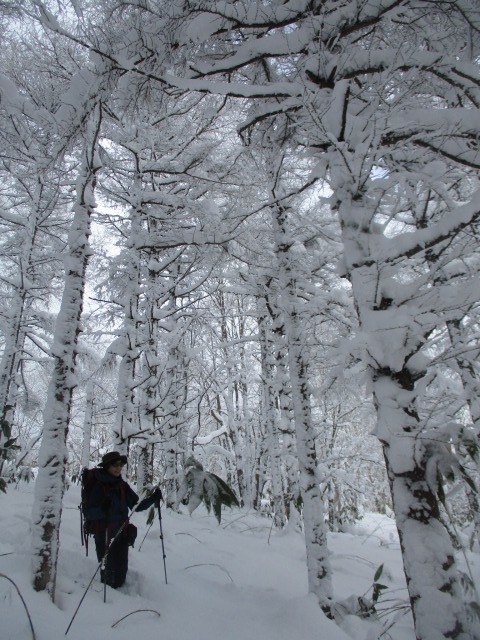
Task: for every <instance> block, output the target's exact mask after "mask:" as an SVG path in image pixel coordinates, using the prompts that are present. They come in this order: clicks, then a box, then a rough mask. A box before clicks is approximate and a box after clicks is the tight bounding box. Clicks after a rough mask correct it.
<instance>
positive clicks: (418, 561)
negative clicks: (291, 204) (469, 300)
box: [332, 157, 470, 640]
mask: <svg viewBox="0 0 480 640" xmlns="http://www.w3.org/2000/svg"><path fill="white" fill-rule="evenodd" d="M351 162H352V161H351ZM332 167H333V172H335V171H339V172H340V173H339V174H335V173H333V180H334V182H335V183H336V184H338V185H341V187H339V188H338V189H337V190H336V192H335V202H336V203H337V206H338V212H339V215H340V219H341V223H342V235H343V242H344V261H345V270H346V272H347V273H348V274H349V279H350V282H351V284H352V290H353V295H354V300H355V305H356V307H357V312H358V317H359V325H360V331H361V334H362V337H363V343H364V347H363V351H364V358H365V360H366V363H367V364H368V366H369V370H370V375H371V381H372V391H373V396H374V401H375V406H376V410H377V428H376V435H377V437H378V438H379V440H380V442H381V444H382V446H383V451H384V457H385V462H386V466H387V474H388V478H389V482H390V490H391V495H392V502H393V508H394V512H395V518H396V524H397V529H398V534H399V538H400V545H401V550H402V557H403V565H404V570H405V575H406V579H407V585H408V590H409V594H410V602H411V605H412V611H413V616H414V620H415V632H416V637H417V640H440V639H443V638H462V639H463V638H465V639H466V638H467V637H470V636H469V635H468V634H469V631H468V629H469V623H468V621H467V616H466V611H465V607H464V603H463V595H462V587H461V584H460V577H459V574H458V570H457V565H456V562H455V552H454V549H453V547H452V543H451V540H450V537H449V535H448V532H447V531H446V529H445V527H444V525H443V523H442V521H441V517H440V513H439V505H438V498H437V496H436V495H435V493H434V491H433V490H432V486H431V482H430V481H429V480H430V479H429V477H428V464H429V456H430V453H429V441H428V440H425V439H424V438H422V432H421V424H420V421H419V418H418V415H417V411H416V408H415V405H416V399H417V391H416V387H415V380H416V379H418V377H421V376H422V374H421V372H420V371H416V372H415V375H414V374H413V373H412V371H410V370H409V368H408V365H407V362H408V359H409V357H410V356H412V355H413V354H414V353H416V351H417V350H418V347H419V344H420V343H421V342H422V340H423V336H422V332H421V331H420V330H419V316H418V315H417V316H416V315H415V314H411V315H409V314H406V313H403V314H402V316H401V317H402V321H401V322H400V323H399V320H398V319H399V313H401V310H400V309H399V308H398V307H396V300H395V298H388V299H387V298H384V297H383V295H382V292H383V291H384V290H385V289H386V282H383V281H382V278H383V277H387V278H388V277H390V276H391V272H390V270H389V269H387V270H386V273H387V274H388V275H387V276H384V275H383V269H382V266H381V265H379V264H378V263H377V262H376V260H375V255H374V252H372V251H371V247H372V246H373V247H374V246H375V244H374V240H373V238H372V233H373V231H372V228H371V226H370V224H371V220H372V218H373V212H372V211H371V210H370V209H369V207H368V204H367V203H366V202H365V201H364V199H363V196H362V193H360V192H359V191H357V190H356V187H355V182H354V180H353V179H352V178H351V177H350V178H349V177H348V172H347V171H346V167H345V166H344V165H343V158H340V157H338V158H337V163H332ZM342 167H343V169H342ZM340 174H341V175H340ZM383 268H384V267H383ZM389 291H390V293H391V294H393V289H389ZM419 341H420V342H419ZM431 611H435V612H436V614H435V615H434V616H432V615H430V613H429V612H431Z"/></svg>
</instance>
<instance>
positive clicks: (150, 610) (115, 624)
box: [111, 609, 160, 629]
mask: <svg viewBox="0 0 480 640" xmlns="http://www.w3.org/2000/svg"><path fill="white" fill-rule="evenodd" d="M134 613H156V614H157V616H158V617H160V612H159V611H157V610H156V609H136V610H135V611H131V612H130V613H127V615H126V616H123V618H120V619H119V620H117V621H116V622H114V623H113V624H112V625H111V628H112V629H113V627H116V626H117V624H119V623H120V622H122V620H125V618H128V617H129V616H133V614H134Z"/></svg>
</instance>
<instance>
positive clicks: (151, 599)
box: [0, 484, 478, 640]
mask: <svg viewBox="0 0 480 640" xmlns="http://www.w3.org/2000/svg"><path fill="white" fill-rule="evenodd" d="M32 498H33V487H32V486H31V485H28V484H20V485H19V486H18V488H16V489H15V488H13V487H10V488H9V490H8V493H7V494H6V495H3V494H0V511H1V518H0V638H1V640H24V639H25V640H26V639H29V638H32V637H33V636H32V631H31V629H30V625H29V622H28V618H27V615H26V612H25V609H24V607H23V605H22V602H21V599H20V597H19V595H18V593H17V591H16V588H15V586H14V585H13V584H12V583H11V582H10V581H9V580H7V579H6V578H5V576H7V577H8V578H10V579H11V580H13V581H14V582H15V584H16V585H17V587H18V589H19V590H20V592H21V594H22V596H23V598H24V599H25V602H26V606H27V608H28V611H29V612H30V616H31V619H32V622H33V626H34V631H35V634H36V638H37V640H58V639H59V638H62V637H65V631H66V629H67V627H68V624H69V622H70V620H71V618H72V616H73V614H74V611H75V609H76V607H77V605H78V603H79V602H80V599H81V597H82V595H83V593H84V591H85V587H86V585H87V584H88V582H89V580H90V578H91V576H92V575H93V574H94V572H95V569H96V566H97V564H96V558H95V553H94V548H93V543H92V544H91V547H90V553H89V557H88V558H86V557H85V551H84V549H83V548H82V546H81V543H80V522H79V512H78V508H77V505H78V503H79V487H77V486H74V487H72V488H70V489H69V490H68V492H67V494H66V497H65V502H64V511H63V521H62V529H61V550H60V562H59V571H58V578H57V602H56V605H53V604H52V603H51V602H50V600H49V598H48V596H47V595H46V594H45V593H40V594H38V593H35V592H34V591H33V590H32V588H31V585H30V559H29V553H30V538H29V520H30V513H31V505H32ZM162 513H163V518H162V521H163V530H164V542H165V552H166V567H167V576H168V584H166V583H165V576H164V566H163V559H162V546H161V541H160V538H159V532H160V528H159V523H158V520H156V521H155V522H154V524H153V526H152V528H151V529H150V531H149V533H148V536H147V538H146V539H145V541H144V543H143V545H142V548H141V550H140V551H139V549H138V547H139V546H140V543H141V541H142V539H143V537H144V535H145V532H146V530H147V527H146V523H145V520H146V515H145V513H141V514H140V513H139V514H134V518H133V520H132V521H134V522H135V524H136V525H137V526H138V529H139V535H138V538H137V544H136V548H135V549H132V550H131V551H130V571H129V574H128V577H127V582H126V584H125V586H124V587H122V588H121V589H119V590H117V591H114V590H112V589H108V590H107V602H106V603H104V602H103V588H102V585H101V584H100V582H99V579H98V578H96V580H95V582H94V583H93V585H92V588H91V589H90V590H89V592H88V594H87V595H86V597H85V599H84V601H83V603H82V606H81V607H80V609H79V611H78V614H77V616H76V618H75V620H74V622H73V624H72V626H71V628H70V631H69V633H68V635H67V638H70V640H109V639H110V638H112V639H113V638H115V640H136V639H137V638H138V640H154V639H155V640H156V639H157V638H161V639H162V640H187V639H189V638H195V640H247V639H248V640H291V639H292V638H295V639H296V640H316V639H318V640H348V639H349V638H355V640H375V639H376V638H379V637H380V634H381V633H383V632H384V631H385V626H384V627H383V628H382V626H381V625H382V623H383V624H386V621H387V618H383V617H382V618H381V620H380V622H372V621H369V622H364V621H361V620H360V619H359V618H356V617H353V616H347V617H345V618H344V619H343V622H341V626H337V625H336V624H334V623H333V622H331V621H330V620H327V619H326V618H325V616H324V615H323V614H322V612H321V611H320V609H319V607H318V605H317V604H316V601H315V598H314V597H313V596H311V595H308V593H307V572H306V565H305V547H304V543H303V537H302V534H301V533H298V532H297V531H294V530H287V531H283V532H276V531H272V530H271V521H270V520H269V519H268V518H267V517H262V516H260V515H257V514H253V513H248V512H245V511H241V510H238V509H235V510H228V509H227V510H226V511H224V513H223V517H222V523H221V524H220V525H218V524H217V521H216V519H215V518H214V516H213V515H209V514H207V512H206V511H205V510H203V508H202V507H199V508H198V509H197V510H196V511H195V512H194V513H193V515H192V516H189V515H188V514H187V513H186V512H185V513H184V514H173V513H169V512H165V511H163V512H162ZM329 545H330V549H331V553H332V558H331V561H332V567H333V576H334V588H335V598H336V600H338V601H342V600H347V599H348V598H349V597H350V596H352V594H355V595H357V596H362V595H366V596H367V597H368V596H370V595H371V590H370V591H369V588H370V587H371V584H372V581H373V576H374V574H375V571H376V569H377V567H379V566H380V565H381V564H384V571H383V574H382V576H381V578H380V582H381V583H382V584H385V585H386V586H388V589H386V590H385V591H384V592H383V595H382V596H381V600H384V601H385V605H387V606H394V605H395V604H396V601H397V600H400V601H403V602H405V601H406V590H405V583H404V579H403V575H402V569H401V558H400V553H399V545H398V540H397V536H396V531H395V526H394V523H393V521H392V520H390V519H389V518H387V517H386V516H380V515H376V514H369V515H367V516H366V517H365V518H364V519H363V520H362V521H360V522H359V523H358V524H357V525H356V526H354V527H352V529H351V533H342V534H332V535H330V539H329ZM475 559H478V556H476V558H475ZM387 601H388V602H387ZM380 608H381V607H380ZM340 609H341V608H340ZM128 614H132V615H128ZM400 615H401V617H400V619H399V620H398V621H397V622H396V624H395V625H394V626H393V627H392V628H390V629H389V630H388V632H387V633H384V635H382V636H381V637H382V638H385V639H386V640H389V638H391V639H392V640H413V638H414V634H413V627H412V620H411V617H410V615H409V614H407V615H403V614H400ZM125 616H127V617H125ZM122 618H124V619H123V620H122ZM388 619H390V620H391V619H392V617H391V616H390V618H388ZM113 625H115V626H113Z"/></svg>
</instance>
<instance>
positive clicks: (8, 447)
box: [0, 406, 20, 460]
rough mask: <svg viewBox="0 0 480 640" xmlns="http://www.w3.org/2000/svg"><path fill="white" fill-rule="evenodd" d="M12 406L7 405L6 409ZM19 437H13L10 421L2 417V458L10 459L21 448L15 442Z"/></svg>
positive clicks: (0, 450) (0, 455) (0, 424)
mask: <svg viewBox="0 0 480 640" xmlns="http://www.w3.org/2000/svg"><path fill="white" fill-rule="evenodd" d="M9 408H10V407H9V406H7V407H5V410H7V409H9ZM16 440H17V438H12V428H11V426H10V423H9V422H8V420H6V418H2V419H1V421H0V459H1V460H8V459H9V458H11V457H12V454H13V453H14V452H15V451H16V450H18V449H20V447H19V446H18V445H17V444H15V442H16Z"/></svg>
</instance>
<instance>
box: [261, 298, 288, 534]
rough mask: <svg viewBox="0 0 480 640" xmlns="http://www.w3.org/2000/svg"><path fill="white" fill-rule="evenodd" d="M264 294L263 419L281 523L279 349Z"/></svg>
mask: <svg viewBox="0 0 480 640" xmlns="http://www.w3.org/2000/svg"><path fill="white" fill-rule="evenodd" d="M264 307H265V304H264V301H262V299H261V298H257V309H258V311H257V315H258V318H257V321H258V329H259V342H260V357H261V370H262V408H263V423H264V424H265V426H266V432H267V438H266V440H267V452H268V455H269V457H270V475H271V482H272V498H273V514H274V516H273V517H274V523H275V526H277V527H283V526H285V524H286V513H285V497H284V494H283V483H282V466H283V465H282V450H281V446H280V437H279V436H280V431H279V417H280V416H279V409H278V406H277V404H278V394H277V393H276V392H275V387H276V385H275V380H276V375H275V351H274V346H273V344H272V342H273V341H272V340H271V339H270V340H269V339H268V335H269V322H268V312H267V310H266V309H265V308H264Z"/></svg>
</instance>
